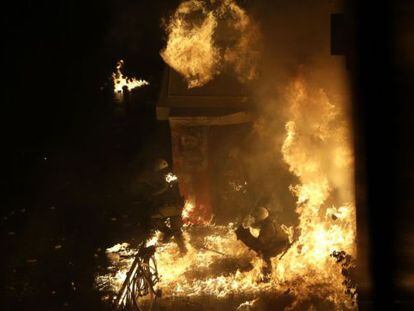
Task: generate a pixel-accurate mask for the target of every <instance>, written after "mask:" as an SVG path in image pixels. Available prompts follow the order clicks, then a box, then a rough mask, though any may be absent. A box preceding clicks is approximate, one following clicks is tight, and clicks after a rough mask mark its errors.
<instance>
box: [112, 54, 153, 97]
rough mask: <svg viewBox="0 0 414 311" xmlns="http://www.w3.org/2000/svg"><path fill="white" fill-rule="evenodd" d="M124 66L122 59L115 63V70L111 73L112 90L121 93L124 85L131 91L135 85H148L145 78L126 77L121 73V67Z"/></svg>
mask: <svg viewBox="0 0 414 311" xmlns="http://www.w3.org/2000/svg"><path fill="white" fill-rule="evenodd" d="M123 67H124V61H123V60H120V61H119V62H118V63H117V64H116V72H114V73H113V74H112V80H113V82H114V91H115V92H117V93H122V92H123V91H124V90H123V89H124V87H126V88H127V89H128V91H131V90H133V89H135V88H137V87H142V86H144V85H149V83H148V82H147V81H145V80H137V79H136V78H134V77H132V78H128V77H127V76H125V75H124V74H123V73H122V68H123Z"/></svg>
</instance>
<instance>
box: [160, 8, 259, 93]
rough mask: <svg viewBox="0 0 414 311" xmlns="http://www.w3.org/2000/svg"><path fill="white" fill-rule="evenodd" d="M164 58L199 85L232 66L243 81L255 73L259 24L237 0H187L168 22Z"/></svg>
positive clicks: (250, 78) (190, 80) (162, 53)
mask: <svg viewBox="0 0 414 311" xmlns="http://www.w3.org/2000/svg"><path fill="white" fill-rule="evenodd" d="M166 30H167V33H168V41H167V45H166V47H165V49H164V50H163V51H162V52H161V56H162V58H163V59H164V61H165V62H166V63H167V64H168V65H170V66H171V67H172V68H174V69H175V70H176V71H177V72H179V73H180V74H181V75H183V76H184V78H185V79H186V81H187V83H188V87H189V88H193V87H200V86H202V85H204V84H206V83H207V82H209V81H211V80H213V79H214V78H215V77H216V76H217V75H219V74H220V73H221V72H222V71H226V70H228V69H230V71H231V72H233V73H234V74H235V75H236V77H237V78H238V79H240V80H241V81H251V80H252V79H254V78H255V77H256V73H257V68H256V65H257V63H258V44H259V40H258V36H259V31H258V29H257V26H256V25H255V24H254V23H253V22H252V20H251V19H250V17H249V16H248V15H247V14H246V12H245V11H244V10H243V9H242V8H240V7H239V6H238V5H237V3H236V2H235V1H234V0H220V1H213V0H188V1H184V2H182V3H181V4H180V6H179V7H178V8H177V10H176V12H175V13H174V15H173V16H172V17H171V19H170V21H169V23H168V25H167V26H166Z"/></svg>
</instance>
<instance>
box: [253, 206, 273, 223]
mask: <svg viewBox="0 0 414 311" xmlns="http://www.w3.org/2000/svg"><path fill="white" fill-rule="evenodd" d="M252 216H253V217H254V219H255V221H262V220H265V219H266V218H267V217H269V211H268V210H267V209H266V208H265V207H262V206H260V207H257V208H255V209H254V211H253V213H252Z"/></svg>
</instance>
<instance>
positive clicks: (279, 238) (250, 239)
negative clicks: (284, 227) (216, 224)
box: [236, 218, 289, 261]
mask: <svg viewBox="0 0 414 311" xmlns="http://www.w3.org/2000/svg"><path fill="white" fill-rule="evenodd" d="M256 226H257V228H259V229H260V234H259V236H258V237H257V238H256V237H254V236H253V235H251V233H250V231H249V229H245V228H243V227H242V226H240V227H239V228H238V229H237V230H236V235H237V238H238V239H239V240H241V241H242V242H243V243H244V244H246V246H248V247H249V248H250V249H252V250H254V251H255V252H256V253H258V254H259V255H260V256H262V258H263V259H264V260H265V261H267V260H269V259H270V258H271V257H275V256H277V255H278V254H280V253H281V252H282V251H283V250H284V249H285V248H286V247H287V246H288V245H289V240H288V237H287V235H286V234H283V233H281V232H280V230H278V229H277V227H276V224H275V223H274V222H273V221H272V220H271V219H269V218H267V219H265V220H263V221H261V222H259V223H257V224H256Z"/></svg>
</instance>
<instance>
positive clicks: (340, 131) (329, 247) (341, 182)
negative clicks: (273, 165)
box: [274, 79, 356, 309]
mask: <svg viewBox="0 0 414 311" xmlns="http://www.w3.org/2000/svg"><path fill="white" fill-rule="evenodd" d="M288 93H289V94H288V96H287V100H288V102H289V106H290V117H291V120H290V121H289V122H287V124H286V138H285V141H284V143H283V146H282V153H283V157H284V160H285V161H286V163H287V164H288V165H289V168H290V170H291V171H292V172H293V173H294V174H295V175H296V176H297V177H298V178H299V180H300V184H298V185H295V186H291V191H292V192H293V193H294V195H295V196H296V197H297V209H296V212H297V213H298V215H299V221H300V222H299V227H298V229H299V231H300V235H299V237H298V239H297V240H296V242H295V243H294V246H293V247H291V248H290V249H289V251H288V252H287V253H286V255H285V256H284V257H283V259H282V260H280V261H279V262H277V261H276V260H275V261H274V264H275V267H276V269H275V275H274V277H275V279H277V280H279V281H281V282H284V283H285V284H286V285H287V286H288V284H295V286H294V287H293V290H294V291H295V292H297V293H298V297H300V298H301V299H303V300H306V299H308V298H309V297H311V296H319V297H321V298H322V297H323V298H325V299H327V300H328V301H331V302H333V303H334V304H335V306H336V308H337V309H341V308H344V307H346V308H351V309H352V308H354V305H353V299H352V298H351V297H350V296H349V295H346V294H345V289H344V282H345V277H344V276H343V275H342V271H341V267H340V265H338V264H337V263H336V262H335V260H333V258H332V254H333V253H334V251H344V252H346V253H347V254H349V255H351V256H352V257H355V256H356V249H355V230H356V228H355V226H356V225H355V204H354V200H353V187H352V185H353V181H352V180H353V179H352V177H353V175H352V174H353V167H352V157H351V155H352V148H351V142H350V138H349V129H348V128H347V126H348V122H346V120H345V119H344V117H343V116H342V115H341V111H340V109H339V107H336V106H335V105H334V104H332V103H331V102H330V100H329V99H328V97H327V96H326V94H325V93H324V92H323V90H318V91H316V92H315V91H311V90H310V89H309V87H308V86H307V84H306V82H305V81H304V80H303V79H297V80H295V81H294V82H293V83H292V85H291V86H290V88H289V91H288ZM337 157H339V160H338V158H337ZM333 190H336V191H337V192H338V195H337V197H336V198H335V197H334V193H333ZM330 200H331V201H332V202H333V203H332V202H330V203H328V201H330ZM333 204H340V205H339V206H334V205H333Z"/></svg>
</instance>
